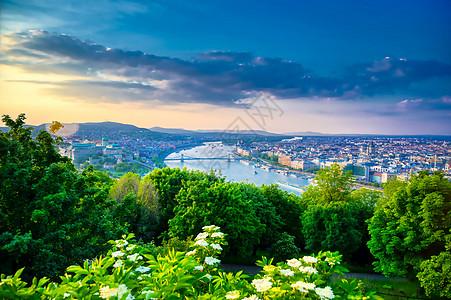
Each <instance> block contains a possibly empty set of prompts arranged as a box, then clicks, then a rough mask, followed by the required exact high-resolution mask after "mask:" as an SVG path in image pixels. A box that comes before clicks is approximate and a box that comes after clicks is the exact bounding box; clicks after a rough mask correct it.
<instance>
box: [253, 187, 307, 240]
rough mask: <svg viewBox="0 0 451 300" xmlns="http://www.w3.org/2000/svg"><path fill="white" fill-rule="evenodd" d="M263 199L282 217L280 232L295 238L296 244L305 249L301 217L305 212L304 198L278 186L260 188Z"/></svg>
mask: <svg viewBox="0 0 451 300" xmlns="http://www.w3.org/2000/svg"><path fill="white" fill-rule="evenodd" d="M260 190H261V193H262V195H263V197H265V198H266V199H267V200H268V201H269V203H271V205H272V206H274V208H275V210H276V215H278V216H280V219H281V221H282V226H281V228H280V230H279V231H280V232H286V233H288V234H289V235H290V236H293V237H294V238H295V239H294V243H295V244H296V245H297V246H298V247H301V248H303V247H304V246H305V243H304V238H303V235H302V230H301V228H302V223H301V219H300V218H299V216H301V215H302V212H303V211H304V210H305V205H303V203H302V201H301V200H302V198H300V197H299V196H296V195H295V194H293V193H288V192H286V191H283V190H281V189H280V188H279V187H278V186H277V185H275V184H271V185H262V187H261V188H260Z"/></svg>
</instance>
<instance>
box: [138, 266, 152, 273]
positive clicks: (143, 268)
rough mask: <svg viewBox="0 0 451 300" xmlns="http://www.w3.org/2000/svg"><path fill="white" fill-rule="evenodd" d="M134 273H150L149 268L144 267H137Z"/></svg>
mask: <svg viewBox="0 0 451 300" xmlns="http://www.w3.org/2000/svg"><path fill="white" fill-rule="evenodd" d="M135 271H136V272H139V273H147V272H149V271H150V268H148V267H144V266H140V267H137V268H136V269H135Z"/></svg>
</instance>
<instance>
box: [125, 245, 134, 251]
mask: <svg viewBox="0 0 451 300" xmlns="http://www.w3.org/2000/svg"><path fill="white" fill-rule="evenodd" d="M135 247H136V245H130V246H128V247H127V248H126V249H127V251H132V250H133V249H135Z"/></svg>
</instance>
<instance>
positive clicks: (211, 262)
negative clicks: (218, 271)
mask: <svg viewBox="0 0 451 300" xmlns="http://www.w3.org/2000/svg"><path fill="white" fill-rule="evenodd" d="M220 262H221V261H220V260H219V259H217V258H214V257H210V256H207V257H205V263H206V264H207V265H210V266H212V265H214V264H219V263H220Z"/></svg>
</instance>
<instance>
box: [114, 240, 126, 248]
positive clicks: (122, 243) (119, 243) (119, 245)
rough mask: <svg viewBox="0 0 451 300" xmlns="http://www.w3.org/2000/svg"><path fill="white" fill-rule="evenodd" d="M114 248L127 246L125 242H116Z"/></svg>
mask: <svg viewBox="0 0 451 300" xmlns="http://www.w3.org/2000/svg"><path fill="white" fill-rule="evenodd" d="M115 242H116V247H119V248H122V247H125V246H127V245H128V242H127V241H126V240H116V241H115Z"/></svg>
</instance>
